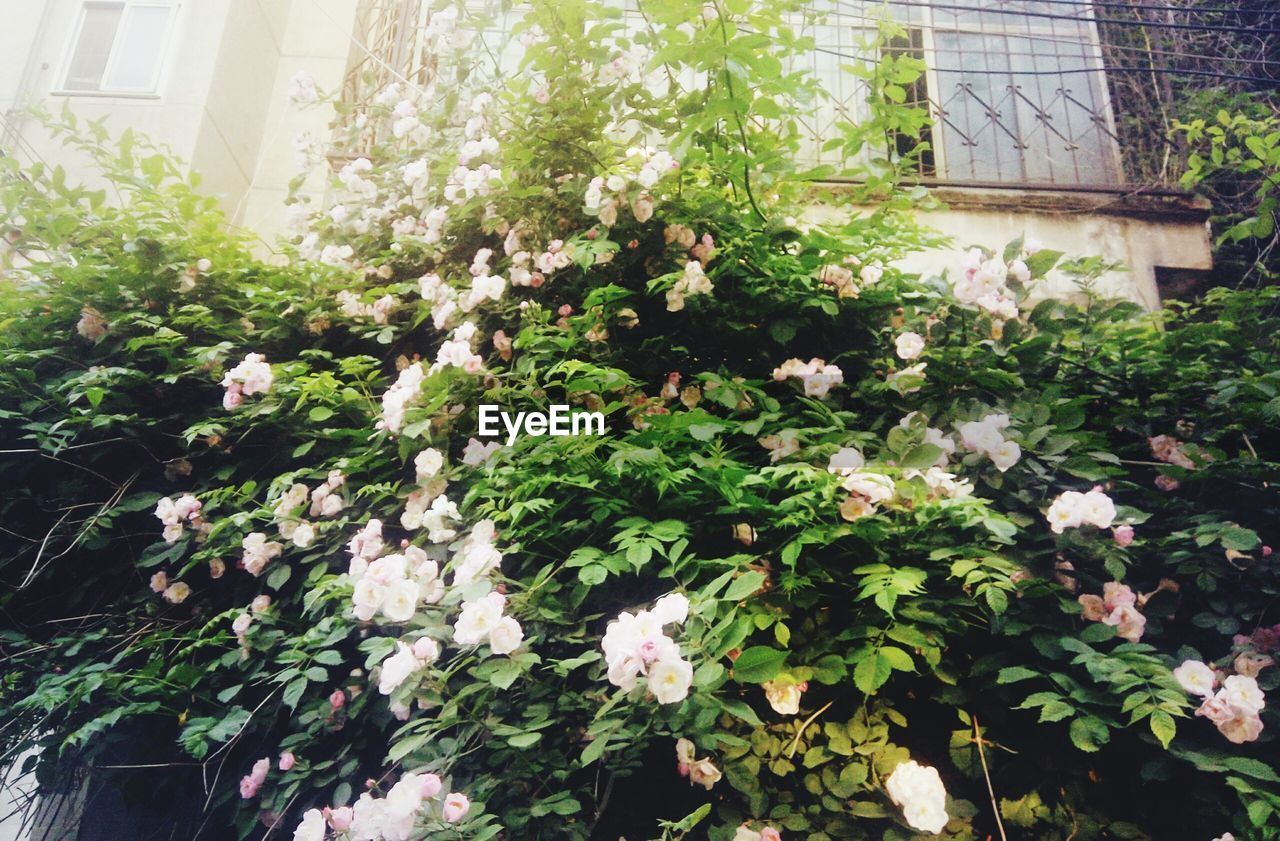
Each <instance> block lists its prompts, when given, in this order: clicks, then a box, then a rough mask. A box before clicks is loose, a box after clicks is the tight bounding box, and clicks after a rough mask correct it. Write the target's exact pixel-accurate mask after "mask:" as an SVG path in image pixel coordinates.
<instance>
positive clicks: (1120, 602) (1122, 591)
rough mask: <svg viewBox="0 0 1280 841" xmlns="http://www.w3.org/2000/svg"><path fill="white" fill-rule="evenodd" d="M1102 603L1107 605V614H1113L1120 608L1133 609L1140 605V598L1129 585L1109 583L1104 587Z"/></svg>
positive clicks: (1115, 582) (1117, 582) (1116, 582)
mask: <svg viewBox="0 0 1280 841" xmlns="http://www.w3.org/2000/svg"><path fill="white" fill-rule="evenodd" d="M1102 601H1103V602H1105V603H1106V606H1107V612H1108V613H1111V612H1112V611H1114V610H1115V609H1116V608H1118V607H1133V606H1134V605H1135V604H1137V603H1138V596H1137V594H1136V593H1134V592H1133V590H1131V589H1130V588H1129V585H1128V584H1121V583H1120V582H1119V581H1108V582H1107V583H1106V584H1103V585H1102Z"/></svg>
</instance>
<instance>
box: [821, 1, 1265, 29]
mask: <svg viewBox="0 0 1280 841" xmlns="http://www.w3.org/2000/svg"><path fill="white" fill-rule="evenodd" d="M831 1H832V3H833V4H834V5H836V6H842V7H845V8H856V9H859V10H864V9H866V8H867V7H865V6H852V4H850V3H846V2H841V0H831ZM880 2H883V3H885V4H887V5H890V6H909V7H913V8H920V9H933V10H935V11H936V10H939V9H945V10H949V11H957V12H964V13H969V14H977V15H1009V16H1019V17H1032V18H1043V19H1046V20H1069V21H1074V22H1075V23H1088V22H1094V23H1105V24H1108V25H1116V26H1142V27H1150V28H1152V29H1193V30H1195V31H1197V32H1247V33H1250V34H1253V35H1277V34H1280V29H1260V28H1258V27H1256V26H1218V25H1204V26H1201V25H1198V24H1194V23H1160V22H1152V23H1148V22H1145V21H1139V20H1117V19H1114V18H1106V19H1103V18H1099V17H1096V16H1094V17H1087V18H1082V17H1079V16H1078V15H1058V14H1054V13H1052V12H1024V11H1020V10H1019V11H1009V12H1002V11H1000V10H998V9H975V8H974V7H972V6H957V5H953V4H948V3H934V2H921V0H880ZM1086 11H1088V9H1086ZM956 17H959V15H956Z"/></svg>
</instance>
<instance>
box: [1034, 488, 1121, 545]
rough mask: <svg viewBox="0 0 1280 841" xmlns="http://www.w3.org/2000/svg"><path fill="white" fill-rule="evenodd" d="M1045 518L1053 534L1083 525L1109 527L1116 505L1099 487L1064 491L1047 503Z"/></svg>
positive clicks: (1114, 516)
mask: <svg viewBox="0 0 1280 841" xmlns="http://www.w3.org/2000/svg"><path fill="white" fill-rule="evenodd" d="M1045 518H1046V519H1047V520H1048V521H1049V528H1050V529H1051V530H1052V531H1053V533H1054V534H1062V532H1063V531H1064V530H1066V529H1073V528H1079V527H1080V526H1083V525H1090V526H1097V527H1098V528H1100V529H1109V528H1111V524H1112V523H1113V522H1115V519H1116V506H1115V503H1114V502H1112V501H1111V497H1109V496H1107V495H1106V494H1104V493H1103V492H1102V488H1100V487H1094V488H1093V490H1091V491H1089V492H1088V493H1080V492H1079V491H1065V492H1064V493H1062V494H1061V495H1060V496H1059V497H1058V498H1057V499H1055V500H1054V501H1053V502H1052V503H1051V504H1050V505H1049V510H1048V511H1047V512H1046V513H1045Z"/></svg>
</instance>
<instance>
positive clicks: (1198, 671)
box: [1173, 660, 1218, 698]
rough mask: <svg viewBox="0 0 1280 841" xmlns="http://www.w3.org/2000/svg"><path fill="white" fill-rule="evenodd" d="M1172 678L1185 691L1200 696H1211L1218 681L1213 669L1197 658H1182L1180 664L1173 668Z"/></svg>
mask: <svg viewBox="0 0 1280 841" xmlns="http://www.w3.org/2000/svg"><path fill="white" fill-rule="evenodd" d="M1173 678H1174V680H1176V681H1178V685H1179V686H1181V687H1182V688H1183V689H1185V690H1186V691H1187V692H1189V693H1191V694H1192V695H1199V696H1200V697H1201V698H1208V697H1210V696H1212V695H1213V690H1214V687H1215V686H1216V684H1217V682H1218V678H1217V676H1216V675H1214V673H1213V669H1211V668H1209V666H1207V665H1206V664H1204V663H1201V662H1200V661H1199V660H1184V661H1183V662H1182V665H1181V666H1179V667H1178V668H1176V669H1174V670H1173Z"/></svg>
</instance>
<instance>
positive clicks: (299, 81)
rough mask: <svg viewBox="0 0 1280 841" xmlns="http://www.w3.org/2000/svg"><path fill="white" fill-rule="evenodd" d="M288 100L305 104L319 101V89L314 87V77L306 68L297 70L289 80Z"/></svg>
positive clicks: (297, 103)
mask: <svg viewBox="0 0 1280 841" xmlns="http://www.w3.org/2000/svg"><path fill="white" fill-rule="evenodd" d="M289 101H290V102H292V103H293V104H294V105H305V104H308V103H311V102H319V101H320V91H319V89H318V88H317V87H316V80H315V77H314V76H312V75H311V74H310V73H308V72H307V71H306V70H299V71H298V72H297V73H295V74H293V78H292V79H290V80H289Z"/></svg>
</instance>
